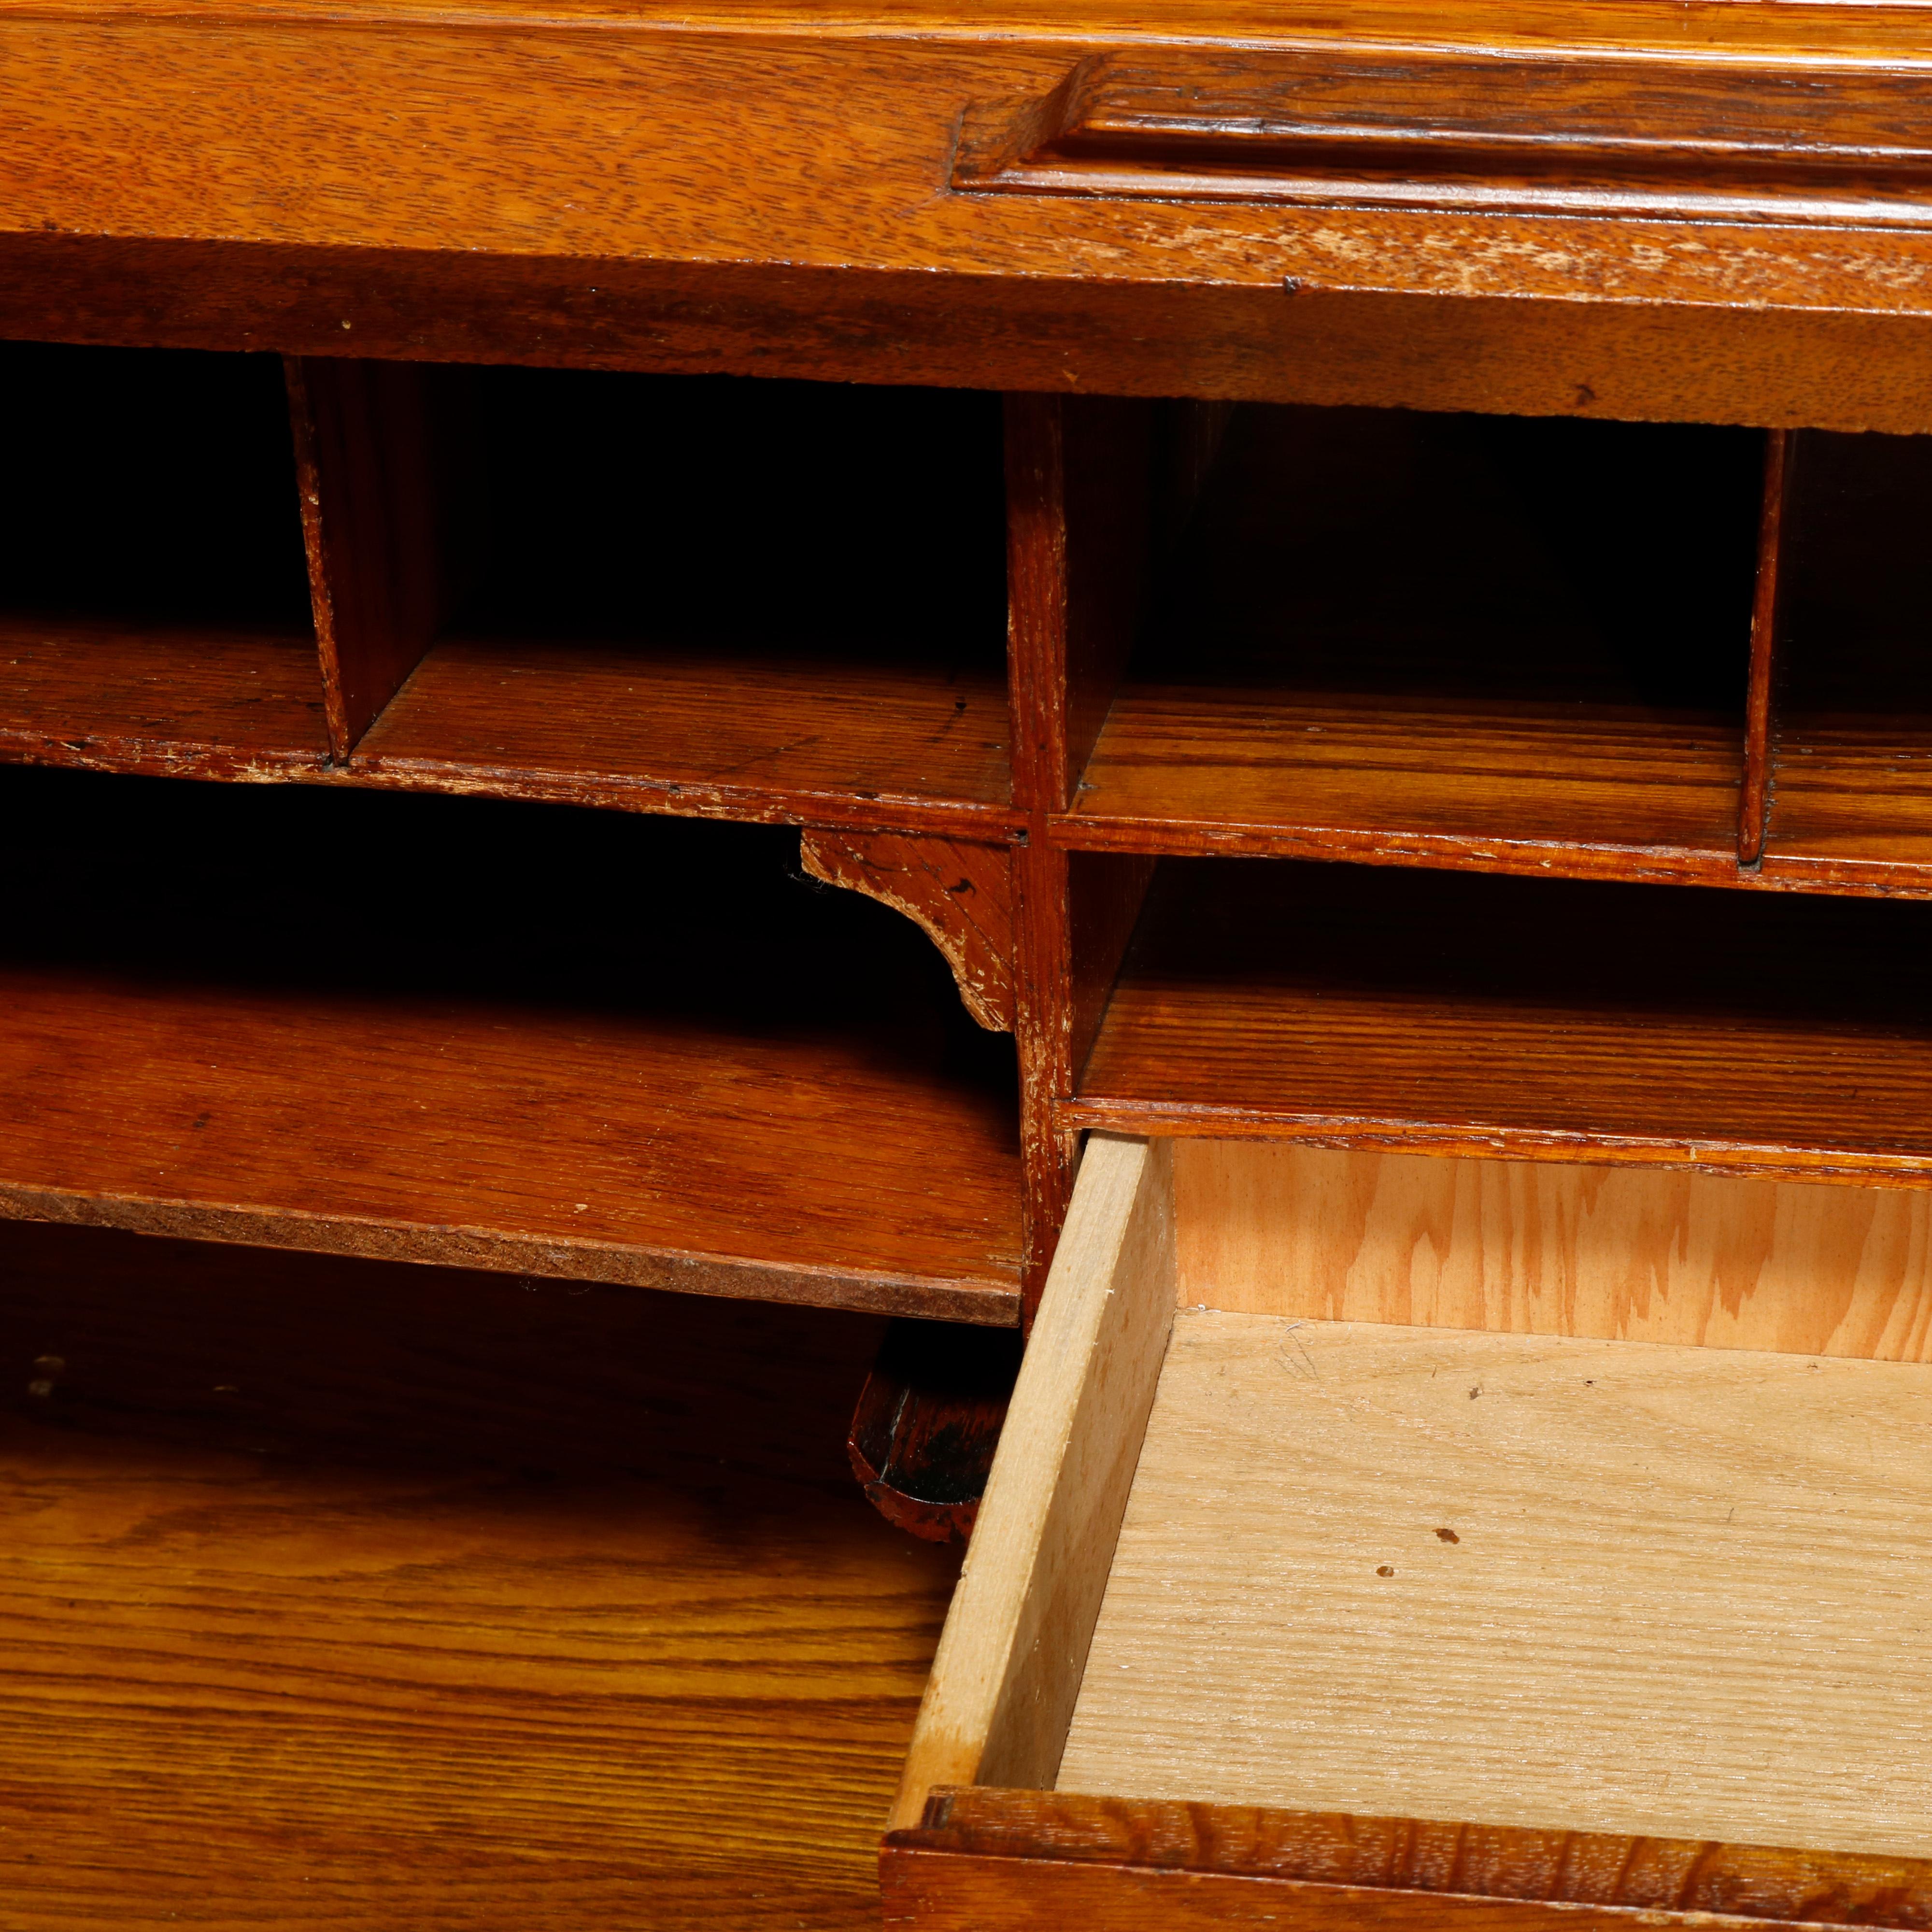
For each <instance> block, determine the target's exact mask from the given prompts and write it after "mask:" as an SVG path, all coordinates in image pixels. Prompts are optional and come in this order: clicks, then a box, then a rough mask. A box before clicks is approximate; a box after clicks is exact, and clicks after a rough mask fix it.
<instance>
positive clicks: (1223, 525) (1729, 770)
mask: <svg viewBox="0 0 1932 1932" xmlns="http://www.w3.org/2000/svg"><path fill="white" fill-rule="evenodd" d="M1757 460H1758V458H1757V441H1756V440H1755V439H1754V438H1753V437H1751V436H1749V435H1748V434H1742V433H1739V432H1736V431H1700V430H1695V429H1693V430H1688V431H1686V430H1682V429H1670V428H1662V429H1660V428H1654V427H1646V426H1635V427H1633V426H1628V425H1610V424H1599V423H1575V422H1571V423H1520V422H1502V421H1499V420H1494V419H1478V418H1443V419H1427V418H1421V417H1416V416H1407V415H1404V414H1403V413H1400V412H1397V411H1375V410H1280V409H1276V410H1244V411H1241V412H1238V413H1236V414H1235V417H1234V419H1233V422H1232V427H1231V428H1229V430H1228V431H1227V434H1226V444H1225V446H1224V448H1223V451H1222V453H1221V455H1220V459H1219V460H1218V463H1217V466H1215V468H1214V470H1213V471H1212V472H1211V475H1210V477H1209V480H1208V483H1207V485H1206V487H1205V491H1204V493H1203V494H1202V497H1201V500H1200V501H1199V504H1198V505H1197V506H1196V508H1195V511H1194V514H1193V520H1192V523H1191V525H1190V528H1189V531H1188V532H1187V535H1185V537H1184V539H1183V540H1182V542H1181V546H1180V548H1179V550H1178V553H1177V554H1176V556H1175V560H1174V562H1173V563H1172V567H1171V568H1170V570H1169V577H1168V581H1167V583H1166V588H1165V591H1164V592H1163V614H1162V615H1161V616H1160V618H1159V619H1158V620H1157V623H1156V625H1155V628H1154V633H1153V634H1152V636H1151V638H1150V640H1149V641H1148V643H1147V645H1146V646H1145V648H1144V649H1143V650H1142V652H1141V654H1140V657H1139V660H1138V661H1137V663H1136V666H1135V667H1134V668H1133V671H1132V673H1131V674H1130V676H1129V678H1128V679H1127V682H1126V683H1125V684H1124V685H1123V687H1122V688H1121V691H1120V693H1119V694H1118V697H1116V698H1115V701H1114V703H1113V706H1112V711H1111V712H1110V714H1109V716H1108V718H1107V720H1106V724H1105V727H1104V728H1103V730H1102V731H1101V733H1100V739H1099V742H1098V744H1097V746H1096V748H1095V750H1094V754H1093V755H1092V757H1091V760H1089V762H1088V766H1087V769H1086V771H1085V774H1084V776H1083V778H1082V782H1081V783H1080V784H1079V788H1078V790H1077V792H1076V796H1075V799H1074V801H1073V808H1072V810H1071V811H1070V812H1069V813H1067V814H1066V815H1064V817H1061V818H1060V819H1059V820H1058V821H1057V823H1056V824H1055V830H1054V835H1055V838H1056V839H1057V840H1058V841H1060V842H1061V843H1063V844H1067V845H1070V846H1074V847H1088V848H1095V849H1107V848H1112V849H1115V850H1140V851H1148V852H1189V851H1196V852H1199V851H1241V852H1254V853H1284V854H1303V855H1316V854H1329V855H1332V856H1338V857H1354V858H1365V859H1393V860H1397V861H1399V862H1410V863H1421V864H1435V865H1459V866H1467V867H1471V868H1481V869H1484V870H1496V869H1511V870H1520V871H1542V872H1553V873H1557V874H1582V875H1586V876H1587V875H1589V874H1593V873H1597V872H1601V871H1616V872H1618V873H1619V874H1623V875H1626V876H1628V875H1629V874H1632V873H1636V874H1640V875H1647V876H1655V877H1681V878H1691V879H1696V878H1702V877H1721V876H1724V875H1725V874H1730V873H1734V872H1735V871H1736V865H1735V859H1734V853H1735V849H1736V838H1737V814H1738V787H1739V781H1740V779H1741V776H1742V767H1743V739H1742V705H1743V698H1744V691H1745V667H1746V661H1747V649H1748V643H1749V635H1750V619H1751V580H1752V556H1753V548H1752V535H1751V529H1752V523H1753V519H1754V515H1755V511H1756V502H1757Z"/></svg>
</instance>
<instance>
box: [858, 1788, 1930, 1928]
mask: <svg viewBox="0 0 1932 1932" xmlns="http://www.w3.org/2000/svg"><path fill="white" fill-rule="evenodd" d="M881 1864H882V1870H883V1876H884V1880H885V1891H886V1924H888V1925H889V1926H899V1925H910V1924H918V1925H921V1926H930V1927H934V1928H935V1932H952V1928H953V1927H962V1928H963V1927H966V1926H969V1925H974V1926H977V1925H979V1924H986V1923H990V1922H996V1923H998V1924H1002V1925H1013V1926H1016V1927H1031V1926H1034V1925H1035V1924H1039V1925H1042V1926H1044V1925H1048V1924H1052V1923H1054V1922H1055V1921H1054V1919H1053V1918H1052V1914H1053V1913H1054V1912H1055V1911H1056V1910H1058V1911H1060V1912H1070V1911H1076V1912H1079V1911H1084V1912H1104V1913H1105V1914H1106V1918H1105V1922H1106V1924H1109V1926H1118V1927H1121V1928H1122V1929H1123V1932H1128V1928H1134V1932H1139V1927H1149V1928H1152V1927H1176V1926H1181V1927H1191V1926H1193V1925H1196V1924H1201V1925H1233V1926H1254V1927H1259V1926H1262V1925H1265V1924H1275V1925H1279V1926H1283V1927H1313V1926H1320V1925H1332V1924H1335V1923H1337V1921H1340V1920H1346V1921H1347V1922H1349V1923H1350V1924H1361V1925H1373V1926H1378V1927H1391V1928H1394V1927H1403V1926H1414V1927H1424V1926H1433V1927H1443V1926H1463V1927H1470V1928H1472V1932H1473V1929H1474V1928H1475V1927H1487V1926H1496V1927H1505V1926H1519V1927H1543V1926H1556V1925H1592V1926H1606V1925H1614V1924H1619V1923H1624V1924H1628V1922H1629V1918H1628V1915H1629V1914H1630V1913H1631V1912H1643V1913H1645V1914H1646V1915H1651V1916H1652V1919H1653V1922H1656V1923H1660V1924H1673V1923H1676V1924H1684V1923H1695V1922H1698V1921H1700V1920H1701V1921H1702V1922H1703V1923H1705V1924H1713V1923H1715V1924H1730V1925H1733V1926H1740V1927H1744V1926H1749V1925H1751V1924H1765V1923H1767V1922H1769V1923H1772V1924H1836V1925H1869V1926H1882V1927H1894V1928H1897V1932H1918V1928H1920V1927H1923V1926H1924V1924H1926V1923H1927V1919H1928V1918H1932V1869H1928V1867H1927V1861H1924V1859H1921V1858H1871V1857H1860V1856H1857V1855H1850V1854H1845V1853H1835V1852H1820V1851H1805V1850H1796V1849H1784V1848H1778V1847H1772V1846H1758V1845H1727V1844H1718V1843H1690V1842H1687V1841H1682V1840H1679V1839H1670V1838H1628V1837H1616V1836H1612V1835H1608V1834H1605V1833H1598V1832H1541V1831H1526V1830H1523V1829H1517V1828H1512V1827H1508V1826H1479V1825H1463V1824H1449V1823H1434V1822H1431V1821H1430V1820H1419V1819H1409V1818H1369V1817H1347V1816H1344V1815H1341V1814H1331V1813H1316V1812H1302V1811H1269V1810H1265V1809H1263V1808H1259V1807H1254V1806H1248V1805H1182V1804H1172V1803H1163V1802H1137V1801H1133V1800H1127V1799H1112V1798H1090V1797H1082V1796H1078V1795H1076V1794H1074V1793H1064V1792H1042V1791H1010V1790H946V1791H940V1792H938V1793H935V1794H934V1796H933V1798H932V1801H931V1802H930V1803H929V1805H928V1807H927V1811H926V1817H925V1819H924V1820H923V1821H922V1823H921V1825H920V1826H919V1827H918V1828H916V1829H913V1830H910V1831H904V1832H894V1833H892V1835H890V1836H889V1838H888V1839H887V1840H886V1848H885V1852H884V1854H883V1858H882V1861H881ZM1069 1881H1072V1882H1069ZM1692 1914H1696V1915H1697V1919H1692V1918H1691V1917H1690V1915H1692ZM1706 1915H1710V1916H1708V1917H1707V1916H1706Z"/></svg>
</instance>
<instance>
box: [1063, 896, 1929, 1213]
mask: <svg viewBox="0 0 1932 1932" xmlns="http://www.w3.org/2000/svg"><path fill="white" fill-rule="evenodd" d="M1161 864H1162V871H1161V873H1160V874H1159V875H1157V878H1156V880H1155V883H1154V888H1153V892H1152V895H1151V897H1150V899H1149V901H1148V910H1147V913H1145V916H1144V917H1143V920H1142V929H1141V935H1140V937H1139V939H1138V940H1137V941H1136V947H1135V950H1134V951H1133V953H1131V954H1130V956H1129V959H1128V962H1127V966H1126V968H1124V971H1123V973H1122V976H1121V982H1120V984H1119V985H1118V987H1117V988H1116V989H1115V994H1114V997H1113V1000H1112V1004H1111V1005H1110V1007H1109V1010H1108V1013H1107V1016H1106V1020H1105V1021H1104V1022H1103V1025H1102V1027H1101V1030H1100V1038H1099V1040H1098V1041H1097V1044H1096V1045H1095V1047H1094V1052H1093V1054H1092V1055H1091V1057H1090V1058H1089V1059H1088V1063H1087V1067H1086V1070H1085V1073H1083V1075H1082V1079H1081V1082H1080V1086H1079V1092H1078V1096H1077V1097H1076V1100H1075V1101H1074V1103H1073V1104H1072V1105H1071V1106H1067V1107H1065V1108H1063V1109H1061V1119H1062V1120H1063V1121H1065V1122H1066V1123H1067V1124H1068V1125H1070V1126H1088V1127H1109V1128H1110V1129H1112V1130H1116V1131H1119V1132H1124V1133H1136V1132H1154V1133H1189V1134H1202V1135H1206V1136H1229V1135H1234V1134H1243V1135H1253V1136H1258V1137H1261V1138H1267V1139H1304V1140H1313V1141H1316V1142H1323V1143H1325V1144H1327V1145H1338V1146H1355V1147H1359V1148H1372V1149H1380V1150H1383V1151H1391V1152H1399V1151H1403V1149H1404V1148H1411V1149H1422V1148H1427V1149H1433V1150H1435V1151H1439V1152H1442V1153H1457V1154H1484V1153H1487V1154H1506V1155H1511V1156H1520V1155H1524V1154H1532V1155H1535V1156H1536V1157H1540V1158H1553V1159H1557V1160H1574V1161H1611V1162H1632V1163H1664V1164H1667V1165H1671V1166H1684V1167H1694V1168H1706V1169H1711V1170H1712V1171H1734V1172H1741V1173H1748V1174H1757V1175H1762V1176H1763V1177H1765V1178H1773V1177H1775V1176H1778V1175H1787V1176H1790V1177H1791V1178H1806V1177H1810V1178H1834V1177H1840V1178H1865V1179H1869V1180H1872V1181H1880V1182H1883V1181H1896V1182H1899V1183H1901V1184H1914V1183H1916V1182H1918V1181H1920V1180H1921V1179H1922V1178H1924V1177H1925V1176H1927V1175H1932V1142H1928V1141H1927V1139H1926V1138H1925V1136H1924V1132H1923V1127H1922V1122H1923V1116H1924V1110H1923V1108H1922V1106H1921V1099H1920V1097H1921V1094H1922V1091H1923V1090H1924V1083H1925V1081H1926V1079H1927V1077H1928V1076H1932V1057H1928V1056H1932V1041H1928V1039H1927V1034H1926V1033H1925V1031H1924V1019H1923V1016H1924V968H1923V964H1922V959H1923V941H1922V939H1921V931H1922V929H1923V924H1924V917H1925V909H1924V908H1923V907H1921V906H1919V905H1917V904H1888V903H1885V902H1882V901H1873V900H1864V899H1852V898H1823V897H1810V896H1806V897H1801V896H1799V895H1793V894H1787V893H1769V892H1766V893H1745V892H1714V891H1706V890H1702V889H1698V888H1697V887H1694V886H1679V887H1668V888H1667V887H1663V886H1637V885H1610V884H1596V883H1583V882H1580V881H1570V880H1532V879H1516V878H1484V877H1475V876H1473V875H1470V874H1458V873H1452V872H1443V871H1389V870H1386V869H1383V868H1373V867H1367V866H1349V865H1293V864H1292V863H1290V862H1285V861H1268V862H1263V861H1259V860H1247V859H1239V860H1238V859H1164V860H1163V861H1162V862H1161Z"/></svg>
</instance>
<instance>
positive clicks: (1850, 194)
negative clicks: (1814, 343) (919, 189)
mask: <svg viewBox="0 0 1932 1932" xmlns="http://www.w3.org/2000/svg"><path fill="white" fill-rule="evenodd" d="M1928 128H1932V76H1927V75H1926V74H1915V73H1899V72H1891V73H1885V72H1883V71H1874V70H1873V69H1870V68H1866V69H1862V70H1861V69H1858V68H1846V69H1843V70H1833V69H1820V68H1808V69H1805V70H1802V71H1800V70H1798V69H1796V68H1790V67H1774V66H1771V65H1763V64H1755V63H1750V62H1735V61H1724V62H1712V61H1708V60H1706V61H1699V60H1697V59H1696V58H1669V59H1658V58H1643V59H1635V58H1631V57H1629V56H1628V55H1610V54H1585V53H1577V52H1568V53H1563V54H1553V55H1526V54H1522V53H1492V52H1472V51H1463V50H1451V49H1421V50H1407V49H1405V50H1400V51H1397V50H1391V51H1388V52H1378V51H1373V50H1370V49H1362V48H1359V47H1358V48H1317V49H1309V50H1307V51H1303V52H1288V51H1285V50H1284V51H1281V52H1273V51H1271V52H1253V53H1251V52H1238V51H1223V50H1217V51H1212V52H1208V51H1188V50H1184V49H1162V50H1160V51H1158V52H1147V53H1141V52H1135V53H1109V54H1094V55H1088V57H1087V58H1085V59H1083V60H1082V61H1080V62H1078V63H1077V64H1076V65H1075V66H1074V67H1073V68H1072V69H1071V70H1070V71H1069V73H1068V74H1067V76H1066V77H1065V78H1064V80H1062V81H1061V83H1059V85H1058V86H1056V87H1055V88H1054V89H1052V90H1051V91H1050V92H1048V93H1047V94H1046V95H1036V96H1033V97H1031V98H1023V99H1020V100H1010V99H1009V100H1007V101H989V102H980V103H975V104H973V105H972V106H971V107H969V108H968V110H967V112H966V114H965V118H964V120H963V121H962V126H961V131H960V139H959V150H958V152H957V154H956V158H955V164H954V169H953V186H954V187H956V188H959V189H964V190H971V191H975V192H980V193H988V192H991V193H1034V194H1075V195H1097V196H1110V197H1112V196H1152V197H1155V198H1157V199H1163V200H1174V199H1181V200H1187V199H1207V200H1222V201H1250V200H1261V201H1289V202H1322V203H1335V202H1343V203H1347V202H1354V203H1358V204H1369V205H1378V206H1382V207H1412V206H1428V207H1433V208H1465V209H1471V210H1478V209H1480V210H1519V211H1549V212H1559V213H1579V212H1585V211H1589V212H1596V211H1602V212H1606V213H1617V214H1636V215H1646V216H1652V217H1670V216H1673V215H1682V214H1694V215H1697V216H1700V217H1706V218H1713V219H1724V220H1776V221H1793V220H1796V221H1832V222H1837V221H1846V220H1855V221H1858V222H1861V223H1864V222H1871V221H1883V222H1905V223H1912V224H1915V225H1923V224H1924V222H1925V221H1926V220H1927V218H1928V217H1932V133H1928V132H1927V130H1928Z"/></svg>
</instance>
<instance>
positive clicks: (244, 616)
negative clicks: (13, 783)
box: [0, 342, 327, 778]
mask: <svg viewBox="0 0 1932 1932" xmlns="http://www.w3.org/2000/svg"><path fill="white" fill-rule="evenodd" d="M0 395H4V396H5V399H6V407H7V439H8V440H7V447H8V452H9V461H8V463H7V469H6V472H5V476H4V478H0V531H4V534H0V756H4V757H7V758H9V759H15V760H28V761H31V762H36V763H55V764H73V765H78V766H94V767H96V768H101V769H136V770H139V769H151V770H171V771H181V772H195V773H197V774H199V775H223V776H232V777H244V778H251V777H252V778H267V777H272V776H279V775H286V774H287V773H288V772H291V771H296V770H301V769H312V768H314V767H315V766H319V765H320V763H321V762H322V760H323V757H324V756H326V751H327V741H326V738H325V737H324V736H323V730H322V719H321V709H322V695H323V694H322V687H321V682H320V676H319V674H318V671H317V664H316V659H315V646H314V639H313V635H312V633H311V630H310V627H309V618H308V597H307V593H306V591H305V587H304V583H303V579H302V532H301V525H300V523H299V518H298V514H297V505H296V490H295V467H294V462H293V456H292V454H291V452H290V443H289V428H288V422H287V415H286V412H285V410H284V407H283V406H282V404H281V400H280V398H279V396H278V381H277V380H276V368H275V364H274V363H273V362H272V360H271V359H269V358H267V357H264V356H200V355H193V354H185V353H179V352H169V353H160V352H154V351H148V352H142V351H139V350H89V349H75V348H71V347H62V346H58V345H50V344H42V343H20V342H13V343H7V344H0Z"/></svg>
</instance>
